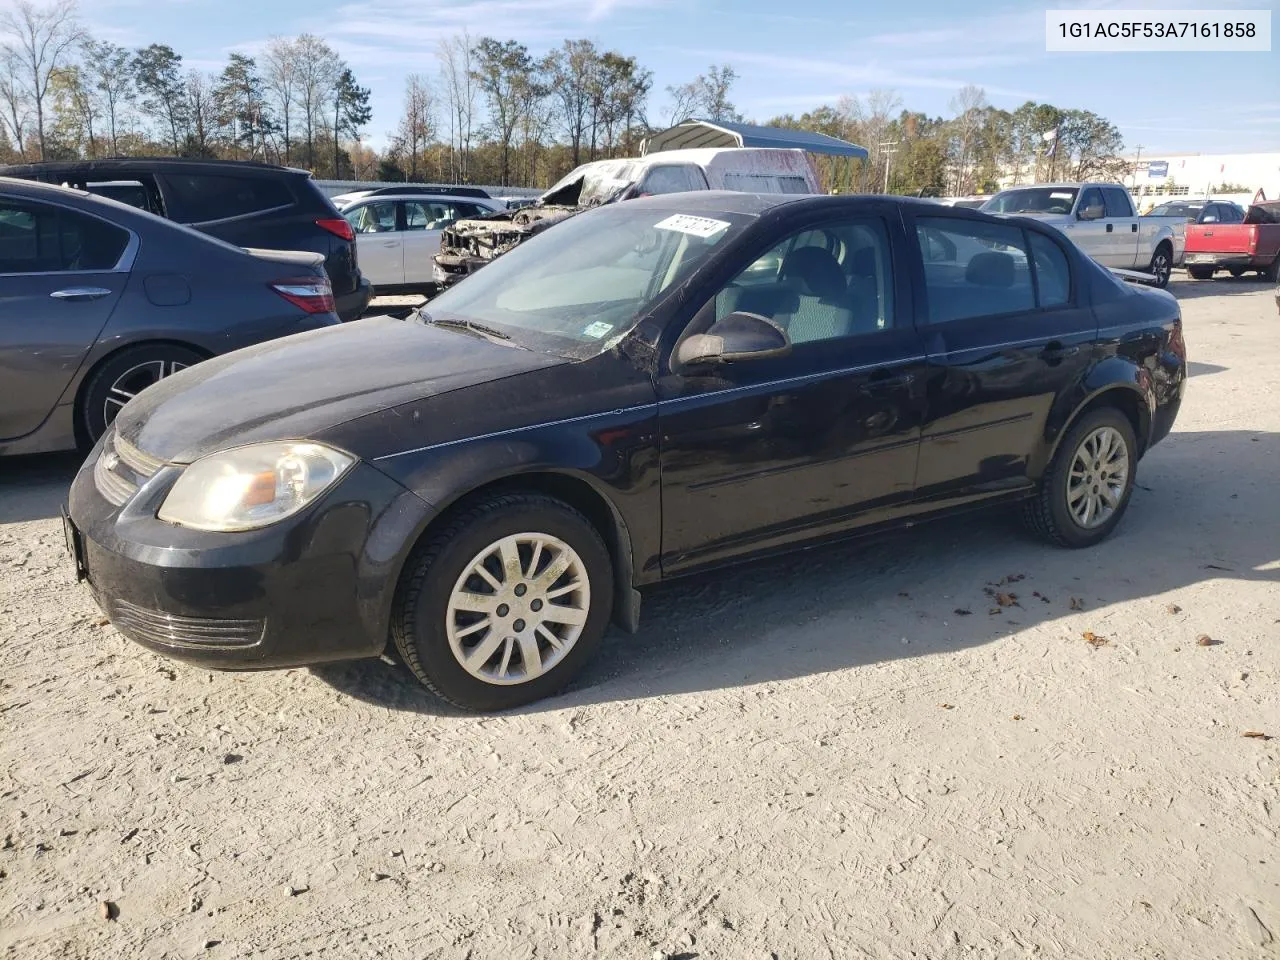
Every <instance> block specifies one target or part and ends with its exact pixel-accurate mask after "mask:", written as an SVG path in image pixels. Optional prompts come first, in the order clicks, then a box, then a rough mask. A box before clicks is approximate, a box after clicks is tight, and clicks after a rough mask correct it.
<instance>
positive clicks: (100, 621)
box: [93, 617, 111, 627]
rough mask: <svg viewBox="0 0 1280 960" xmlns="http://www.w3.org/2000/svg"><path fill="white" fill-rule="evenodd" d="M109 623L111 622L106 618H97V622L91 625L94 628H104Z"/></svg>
mask: <svg viewBox="0 0 1280 960" xmlns="http://www.w3.org/2000/svg"><path fill="white" fill-rule="evenodd" d="M110 622H111V621H110V620H108V619H107V618H106V617H99V618H98V619H97V620H95V621H93V625H94V626H95V627H105V626H106V625H107V624H108V623H110Z"/></svg>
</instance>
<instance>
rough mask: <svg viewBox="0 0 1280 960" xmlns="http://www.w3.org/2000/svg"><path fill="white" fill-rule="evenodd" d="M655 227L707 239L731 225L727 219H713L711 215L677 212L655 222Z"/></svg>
mask: <svg viewBox="0 0 1280 960" xmlns="http://www.w3.org/2000/svg"><path fill="white" fill-rule="evenodd" d="M654 227H655V228H656V229H658V230H675V231H676V232H677V233H687V234H689V235H690V236H691V237H701V238H702V239H703V240H706V239H707V238H708V237H714V236H715V235H716V234H717V233H719V232H720V231H721V230H725V229H727V228H728V227H729V222H728V221H727V220H712V219H711V218H710V217H691V216H689V215H688V214H687V213H677V214H676V215H675V216H673V217H667V219H665V220H663V221H662V222H661V223H655V224H654Z"/></svg>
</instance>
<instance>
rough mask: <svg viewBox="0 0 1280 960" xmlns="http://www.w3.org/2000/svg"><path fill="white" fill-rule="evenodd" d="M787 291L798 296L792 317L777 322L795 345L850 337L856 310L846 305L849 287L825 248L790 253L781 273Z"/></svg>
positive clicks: (779, 317)
mask: <svg viewBox="0 0 1280 960" xmlns="http://www.w3.org/2000/svg"><path fill="white" fill-rule="evenodd" d="M780 275H781V278H782V285H783V287H784V289H789V290H791V291H793V292H794V294H795V301H796V302H795V307H794V309H793V310H792V311H791V313H790V314H789V315H783V316H778V317H776V319H777V320H778V322H779V323H780V324H781V325H782V327H783V329H785V330H786V331H787V336H789V337H790V338H791V342H792V343H807V342H809V341H811V340H828V339H831V338H833V337H842V336H846V335H848V334H849V333H850V332H851V330H852V328H853V311H852V310H850V309H849V308H848V306H846V303H845V297H846V294H847V293H848V284H847V283H846V282H845V277H844V271H842V270H841V269H840V264H839V263H838V262H837V261H836V258H835V257H834V256H832V255H831V253H829V252H828V251H827V250H825V249H823V248H822V247H800V248H798V249H796V250H792V251H791V252H790V253H788V254H787V256H786V259H784V260H783V261H782V270H781V271H780Z"/></svg>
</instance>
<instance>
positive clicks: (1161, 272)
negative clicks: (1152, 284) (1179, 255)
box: [1151, 250, 1173, 287]
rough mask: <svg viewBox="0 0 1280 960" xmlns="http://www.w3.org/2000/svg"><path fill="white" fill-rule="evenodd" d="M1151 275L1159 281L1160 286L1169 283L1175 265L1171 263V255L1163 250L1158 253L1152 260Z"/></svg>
mask: <svg viewBox="0 0 1280 960" xmlns="http://www.w3.org/2000/svg"><path fill="white" fill-rule="evenodd" d="M1151 273H1152V275H1153V276H1154V277H1155V278H1156V280H1157V281H1159V283H1160V286H1162V287H1163V286H1164V285H1165V284H1167V283H1168V282H1169V277H1170V275H1171V274H1172V273H1173V265H1172V263H1170V261H1169V255H1168V254H1167V253H1165V252H1164V251H1163V250H1158V251H1156V255H1155V256H1154V257H1153V258H1152V260H1151Z"/></svg>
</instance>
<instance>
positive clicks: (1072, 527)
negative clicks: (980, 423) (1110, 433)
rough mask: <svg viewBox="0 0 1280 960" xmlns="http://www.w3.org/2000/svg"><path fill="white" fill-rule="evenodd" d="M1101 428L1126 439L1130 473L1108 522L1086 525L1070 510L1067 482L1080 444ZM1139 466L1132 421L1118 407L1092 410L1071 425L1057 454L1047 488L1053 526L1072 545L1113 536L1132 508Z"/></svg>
mask: <svg viewBox="0 0 1280 960" xmlns="http://www.w3.org/2000/svg"><path fill="white" fill-rule="evenodd" d="M1099 427H1112V428H1114V429H1115V430H1116V431H1118V432H1119V433H1120V435H1121V436H1122V437H1123V438H1124V442H1125V445H1126V447H1127V448H1128V452H1129V476H1128V479H1127V481H1126V483H1125V489H1124V493H1123V494H1122V495H1121V497H1120V504H1119V506H1117V507H1116V509H1115V512H1114V513H1112V514H1111V516H1110V517H1109V518H1108V519H1107V522H1106V523H1104V524H1102V525H1101V526H1098V527H1090V528H1086V527H1082V526H1081V525H1080V524H1079V523H1078V522H1077V521H1076V518H1075V517H1074V516H1072V514H1071V510H1070V509H1069V508H1068V507H1067V481H1068V479H1069V478H1070V474H1071V464H1072V463H1073V462H1074V461H1075V458H1076V453H1077V451H1078V450H1079V448H1080V444H1081V443H1082V442H1083V441H1084V438H1085V437H1087V436H1088V435H1089V434H1091V433H1093V431H1095V430H1097V429H1098V428H1099ZM1137 468H1138V450H1137V440H1136V438H1135V437H1134V433H1133V424H1132V423H1130V422H1129V418H1128V417H1126V416H1125V415H1124V414H1123V413H1121V412H1120V411H1119V410H1116V409H1115V408H1113V407H1103V408H1100V409H1098V410H1093V411H1091V412H1089V413H1087V414H1085V415H1084V416H1083V417H1081V418H1080V420H1079V421H1078V422H1077V423H1076V424H1075V425H1074V426H1073V427H1072V428H1071V430H1070V431H1069V432H1068V434H1067V436H1066V437H1065V438H1063V441H1062V446H1061V447H1060V448H1059V450H1058V455H1057V456H1056V457H1055V458H1054V461H1053V468H1052V472H1051V474H1050V477H1049V489H1048V494H1049V509H1050V512H1051V513H1052V515H1053V522H1054V525H1055V526H1056V527H1057V529H1058V532H1059V533H1060V534H1061V536H1062V539H1063V540H1064V541H1065V542H1066V543H1067V544H1068V545H1069V546H1072V547H1088V546H1092V545H1093V544H1095V543H1099V542H1101V541H1103V540H1105V539H1106V538H1107V537H1108V536H1110V535H1111V531H1113V530H1114V529H1115V528H1116V526H1117V525H1118V524H1119V523H1120V520H1121V519H1122V518H1123V517H1124V514H1125V511H1126V510H1127V509H1128V508H1129V500H1130V499H1131V498H1132V496H1133V486H1134V480H1135V477H1136V474H1137Z"/></svg>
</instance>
